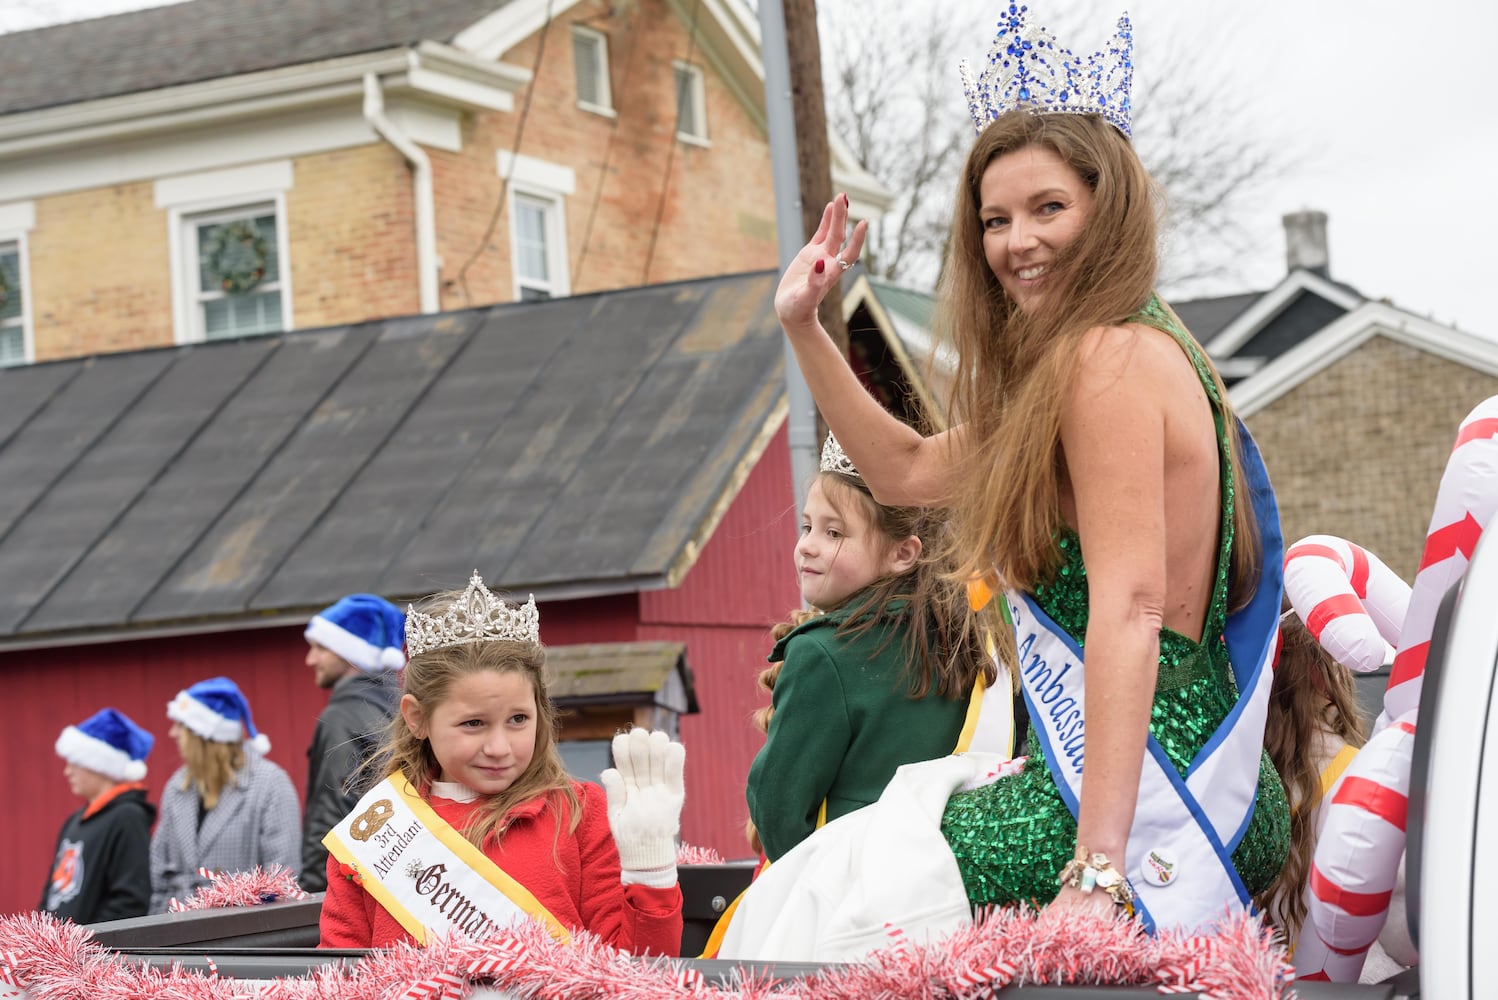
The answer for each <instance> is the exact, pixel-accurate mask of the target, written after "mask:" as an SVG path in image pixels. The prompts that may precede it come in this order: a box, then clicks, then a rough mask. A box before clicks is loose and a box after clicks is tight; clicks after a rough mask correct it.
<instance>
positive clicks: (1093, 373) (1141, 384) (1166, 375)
mask: <svg viewBox="0 0 1498 1000" xmlns="http://www.w3.org/2000/svg"><path fill="white" fill-rule="evenodd" d="M1075 375H1076V379H1077V383H1078V386H1079V388H1081V389H1082V390H1083V391H1084V393H1085V394H1087V395H1091V394H1092V392H1095V391H1098V390H1099V389H1101V388H1103V387H1105V386H1106V385H1107V384H1109V383H1112V382H1114V381H1116V380H1118V379H1120V378H1122V379H1124V380H1126V381H1127V383H1129V386H1130V387H1131V388H1132V389H1133V390H1134V391H1135V392H1137V393H1139V394H1148V393H1150V392H1153V391H1157V390H1158V391H1164V390H1170V389H1179V388H1180V387H1181V386H1182V385H1184V384H1186V383H1195V382H1197V381H1198V379H1197V376H1196V371H1195V369H1194V368H1193V367H1192V364H1191V359H1190V358H1189V357H1187V355H1186V352H1185V351H1183V350H1182V349H1181V345H1180V344H1179V343H1177V341H1176V339H1175V338H1174V337H1172V336H1171V335H1170V334H1168V333H1165V332H1164V331H1162V330H1157V329H1155V328H1154V327H1152V326H1148V325H1146V324H1143V323H1119V324H1109V325H1106V326H1095V327H1093V328H1092V329H1090V330H1088V331H1087V332H1086V333H1084V334H1083V335H1082V340H1081V344H1080V345H1079V347H1078V350H1077V368H1076V373H1075Z"/></svg>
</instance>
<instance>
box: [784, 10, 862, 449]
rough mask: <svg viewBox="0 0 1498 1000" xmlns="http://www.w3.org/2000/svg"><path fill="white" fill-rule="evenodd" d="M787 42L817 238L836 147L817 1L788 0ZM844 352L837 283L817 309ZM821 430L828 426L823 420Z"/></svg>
mask: <svg viewBox="0 0 1498 1000" xmlns="http://www.w3.org/2000/svg"><path fill="white" fill-rule="evenodd" d="M782 4H783V6H784V8H785V47H786V56H787V61H788V62H789V63H790V69H791V110H792V113H793V115H794V117H795V121H796V167H797V173H798V175H799V177H800V182H801V240H802V242H803V243H804V242H805V241H806V240H809V239H811V235H812V233H815V232H816V231H817V226H818V225H819V224H821V221H822V210H823V209H824V208H825V207H826V205H827V203H828V202H829V201H831V200H832V196H833V195H834V194H835V193H836V192H834V191H833V190H832V151H831V149H830V148H829V147H828V143H827V99H826V93H825V91H824V90H823V89H822V45H821V40H820V39H819V37H818V35H817V0H782ZM817 316H818V318H820V319H821V321H822V326H823V328H825V329H826V331H827V332H828V333H829V334H831V335H832V340H833V343H835V344H837V346H838V351H839V353H841V354H842V356H843V357H845V358H846V357H847V356H848V324H847V323H845V322H843V288H842V285H841V284H837V285H834V286H832V291H830V292H828V293H827V297H826V298H825V299H823V300H822V306H821V308H820V309H819V310H818V311H817ZM817 429H818V431H819V433H820V434H823V435H825V434H826V427H824V426H823V425H822V423H821V421H820V420H819V421H818V424H817Z"/></svg>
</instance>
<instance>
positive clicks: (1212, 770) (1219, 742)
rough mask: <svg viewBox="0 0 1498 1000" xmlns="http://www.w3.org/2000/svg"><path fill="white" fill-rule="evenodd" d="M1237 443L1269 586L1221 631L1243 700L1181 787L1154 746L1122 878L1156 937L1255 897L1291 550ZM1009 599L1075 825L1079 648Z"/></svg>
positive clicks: (1023, 663)
mask: <svg viewBox="0 0 1498 1000" xmlns="http://www.w3.org/2000/svg"><path fill="white" fill-rule="evenodd" d="M1240 433H1241V435H1242V439H1243V457H1242V461H1243V466H1244V472H1245V474H1246V478H1247V480H1248V486H1249V494H1250V497H1251V500H1252V503H1253V506H1254V513H1255V515H1256V516H1257V519H1258V524H1259V533H1260V536H1261V541H1262V544H1263V576H1262V577H1261V579H1260V581H1259V586H1258V589H1257V591H1256V592H1255V594H1254V598H1253V601H1252V602H1251V603H1250V604H1249V605H1248V606H1247V607H1245V608H1243V609H1242V610H1240V611H1238V612H1237V613H1235V614H1233V615H1231V616H1230V617H1229V618H1228V621H1227V625H1226V627H1225V629H1224V631H1223V637H1224V639H1225V640H1226V642H1227V648H1228V656H1229V658H1230V660H1231V663H1232V670H1233V679H1234V680H1235V681H1236V683H1237V687H1238V692H1239V695H1238V701H1237V703H1236V704H1235V705H1234V706H1233V708H1232V710H1231V711H1230V712H1229V713H1228V716H1227V718H1226V719H1225V720H1223V722H1222V724H1221V725H1220V726H1219V727H1218V728H1217V730H1216V731H1215V732H1214V733H1212V735H1211V737H1210V738H1209V739H1208V740H1207V742H1206V744H1205V745H1204V746H1203V747H1202V749H1201V751H1200V752H1199V753H1198V754H1197V755H1196V757H1195V758H1193V759H1192V761H1191V764H1190V766H1189V767H1188V768H1187V770H1186V776H1185V778H1184V779H1183V778H1182V777H1181V775H1180V773H1179V772H1178V771H1177V770H1176V769H1175V766H1174V765H1173V764H1172V763H1171V762H1170V759H1169V758H1168V757H1167V756H1166V755H1165V750H1164V748H1163V747H1161V746H1160V744H1159V742H1158V741H1157V740H1156V739H1155V737H1154V736H1153V735H1151V736H1150V737H1149V743H1148V746H1147V749H1146V751H1145V756H1144V769H1143V773H1142V774H1141V775H1140V779H1139V799H1138V803H1137V804H1136V806H1135V808H1134V824H1133V826H1132V827H1131V828H1130V830H1129V841H1128V849H1127V853H1128V871H1127V872H1126V874H1127V875H1128V877H1129V880H1130V881H1131V882H1133V883H1134V888H1135V890H1136V892H1137V893H1138V899H1137V904H1138V908H1139V912H1140V915H1141V917H1142V918H1143V920H1144V922H1145V925H1146V926H1147V927H1149V928H1150V929H1151V930H1155V929H1157V928H1185V929H1193V928H1197V927H1201V926H1204V925H1208V924H1211V923H1212V922H1214V921H1216V920H1218V919H1220V918H1221V917H1222V916H1224V915H1225V913H1227V912H1228V910H1230V909H1232V910H1236V909H1239V908H1241V907H1244V906H1247V905H1248V903H1249V898H1250V897H1249V893H1248V890H1247V889H1246V888H1245V887H1244V885H1243V882H1242V880H1241V879H1240V878H1239V877H1238V873H1237V871H1236V869H1234V867H1233V860H1232V853H1233V849H1234V848H1236V847H1237V846H1238V842H1239V841H1240V840H1241V839H1242V838H1243V834H1244V832H1245V831H1246V830H1247V829H1248V824H1249V821H1250V820H1251V819H1252V818H1253V813H1254V801H1255V796H1256V794H1257V791H1258V778H1259V761H1260V757H1261V755H1262V753H1263V748H1264V720H1265V717H1266V715H1267V713H1268V707H1269V689H1270V686H1271V684H1272V683H1273V670H1272V665H1271V662H1270V658H1271V656H1272V655H1273V648H1274V635H1275V631H1276V629H1277V628H1278V623H1279V611H1280V593H1281V582H1282V576H1283V565H1282V563H1283V547H1284V545H1283V541H1282V539H1281V537H1280V527H1279V512H1278V509H1277V508H1276V506H1275V501H1274V490H1273V489H1272V488H1271V487H1270V485H1269V477H1268V475H1267V473H1266V472H1265V470H1264V463H1263V461H1262V459H1261V458H1260V456H1259V451H1258V448H1257V447H1256V446H1255V445H1254V443H1253V440H1252V439H1251V438H1250V437H1249V436H1248V431H1247V430H1246V429H1243V428H1242V427H1241V425H1240ZM1005 598H1006V601H1007V603H1008V606H1009V611H1010V615H1011V616H1012V620H1013V622H1014V629H1015V641H1016V643H1017V644H1018V649H1019V671H1020V680H1021V684H1022V687H1023V689H1024V693H1025V700H1026V704H1027V705H1028V706H1029V710H1030V720H1031V722H1032V723H1033V724H1034V726H1035V732H1036V734H1037V736H1038V737H1039V739H1040V741H1041V743H1042V745H1043V746H1044V748H1045V756H1046V763H1047V764H1048V765H1049V767H1050V769H1051V777H1052V779H1053V780H1054V781H1055V782H1056V787H1057V789H1058V790H1059V791H1060V793H1061V797H1062V799H1063V800H1064V801H1065V802H1066V804H1067V807H1068V808H1070V809H1071V812H1072V815H1073V816H1076V815H1077V805H1078V799H1079V798H1080V796H1081V791H1082V764H1083V759H1084V756H1085V751H1086V732H1085V725H1084V719H1085V714H1084V712H1085V695H1084V674H1085V672H1084V669H1083V663H1082V650H1081V648H1080V647H1079V646H1078V645H1077V644H1076V643H1075V642H1074V641H1073V640H1072V638H1071V637H1070V636H1069V635H1067V634H1066V632H1065V630H1063V629H1062V628H1061V627H1060V626H1059V625H1057V624H1056V623H1055V622H1053V621H1051V619H1050V618H1049V617H1047V616H1046V614H1045V612H1043V611H1042V610H1041V609H1040V607H1039V606H1038V605H1037V604H1036V603H1035V601H1034V600H1033V599H1032V598H1031V597H1030V596H1029V595H1026V594H1019V593H1013V592H1011V593H1008V594H1006V595H1005Z"/></svg>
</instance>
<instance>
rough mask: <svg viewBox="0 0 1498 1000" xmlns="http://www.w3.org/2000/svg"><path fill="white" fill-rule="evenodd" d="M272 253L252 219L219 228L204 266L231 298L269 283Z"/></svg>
mask: <svg viewBox="0 0 1498 1000" xmlns="http://www.w3.org/2000/svg"><path fill="white" fill-rule="evenodd" d="M269 260H270V250H269V248H268V247H267V246H266V243H265V237H264V236H261V235H260V230H259V229H258V228H257V227H256V225H255V223H253V222H251V221H250V220H249V219H241V220H239V221H237V222H228V223H225V224H224V225H222V226H219V227H218V231H217V232H215V233H214V234H213V238H212V239H210V240H209V241H208V246H207V247H205V248H204V250H203V263H204V266H206V267H207V268H208V273H209V274H210V275H212V276H213V277H214V278H216V279H217V280H218V284H219V287H220V288H222V289H223V290H224V291H225V292H227V293H229V294H230V295H243V294H245V293H246V292H250V291H253V290H254V289H255V286H256V285H258V284H260V282H262V281H264V280H265V266H266V264H267V263H268V262H269Z"/></svg>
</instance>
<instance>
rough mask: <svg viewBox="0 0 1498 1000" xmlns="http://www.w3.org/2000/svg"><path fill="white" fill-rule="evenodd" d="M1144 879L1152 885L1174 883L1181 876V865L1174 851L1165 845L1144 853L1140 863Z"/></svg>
mask: <svg viewBox="0 0 1498 1000" xmlns="http://www.w3.org/2000/svg"><path fill="white" fill-rule="evenodd" d="M1140 868H1141V869H1142V872H1141V874H1143V876H1144V880H1145V881H1146V882H1148V883H1149V884H1150V885H1156V886H1161V887H1164V886H1167V885H1171V884H1173V883H1174V882H1175V881H1176V879H1178V878H1180V877H1181V870H1180V866H1179V865H1178V864H1177V863H1176V856H1175V854H1174V853H1173V852H1171V851H1168V850H1166V849H1165V848H1163V847H1157V848H1155V849H1154V850H1152V851H1149V852H1147V853H1146V854H1145V855H1144V861H1143V863H1142V864H1141V865H1140Z"/></svg>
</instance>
